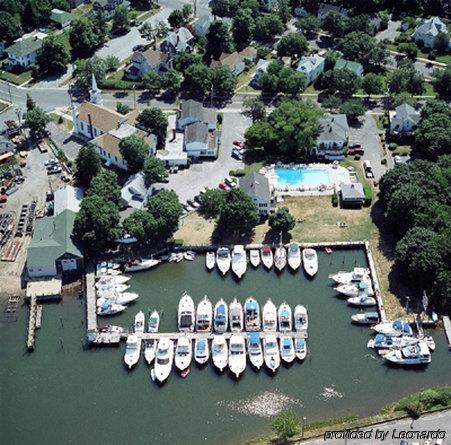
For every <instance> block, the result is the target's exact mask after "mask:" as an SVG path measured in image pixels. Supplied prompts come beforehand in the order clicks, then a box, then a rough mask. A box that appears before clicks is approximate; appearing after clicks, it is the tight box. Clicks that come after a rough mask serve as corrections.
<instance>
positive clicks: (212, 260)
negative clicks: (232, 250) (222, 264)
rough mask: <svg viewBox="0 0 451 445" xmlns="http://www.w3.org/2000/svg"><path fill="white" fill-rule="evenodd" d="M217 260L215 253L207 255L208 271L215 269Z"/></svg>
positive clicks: (206, 265)
mask: <svg viewBox="0 0 451 445" xmlns="http://www.w3.org/2000/svg"><path fill="white" fill-rule="evenodd" d="M215 264H216V258H215V253H214V252H207V254H206V255H205V267H206V268H207V269H208V270H213V269H214V268H215Z"/></svg>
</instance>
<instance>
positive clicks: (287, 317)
mask: <svg viewBox="0 0 451 445" xmlns="http://www.w3.org/2000/svg"><path fill="white" fill-rule="evenodd" d="M278 318H279V331H280V332H289V331H291V330H292V329H293V320H292V314H291V307H290V306H289V305H288V304H287V303H286V302H285V301H284V302H283V303H282V304H281V305H280V306H279V311H278Z"/></svg>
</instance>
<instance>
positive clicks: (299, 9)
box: [294, 6, 309, 17]
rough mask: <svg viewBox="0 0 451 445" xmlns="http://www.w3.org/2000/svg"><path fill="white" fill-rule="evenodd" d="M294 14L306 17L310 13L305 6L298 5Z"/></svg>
mask: <svg viewBox="0 0 451 445" xmlns="http://www.w3.org/2000/svg"><path fill="white" fill-rule="evenodd" d="M294 15H295V16H296V17H306V16H308V15H309V13H308V11H307V10H306V9H305V8H304V7H303V6H296V8H294Z"/></svg>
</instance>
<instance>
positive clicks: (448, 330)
mask: <svg viewBox="0 0 451 445" xmlns="http://www.w3.org/2000/svg"><path fill="white" fill-rule="evenodd" d="M443 327H444V329H445V334H446V340H447V341H448V349H450V350H451V321H450V320H449V317H448V316H447V315H446V316H445V317H443Z"/></svg>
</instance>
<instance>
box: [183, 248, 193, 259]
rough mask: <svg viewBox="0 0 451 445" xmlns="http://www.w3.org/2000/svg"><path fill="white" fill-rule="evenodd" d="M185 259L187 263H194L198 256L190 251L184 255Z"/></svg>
mask: <svg viewBox="0 0 451 445" xmlns="http://www.w3.org/2000/svg"><path fill="white" fill-rule="evenodd" d="M183 258H184V259H185V260H186V261H194V258H196V254H195V253H194V252H192V251H190V250H189V251H187V252H184V253H183Z"/></svg>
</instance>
